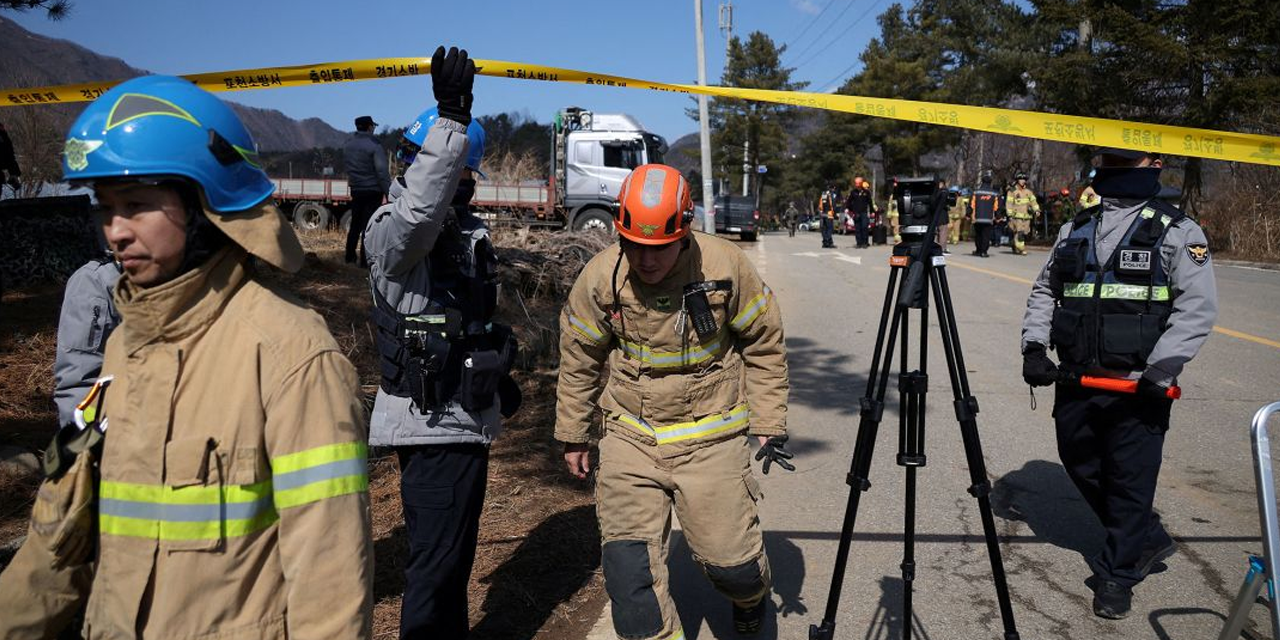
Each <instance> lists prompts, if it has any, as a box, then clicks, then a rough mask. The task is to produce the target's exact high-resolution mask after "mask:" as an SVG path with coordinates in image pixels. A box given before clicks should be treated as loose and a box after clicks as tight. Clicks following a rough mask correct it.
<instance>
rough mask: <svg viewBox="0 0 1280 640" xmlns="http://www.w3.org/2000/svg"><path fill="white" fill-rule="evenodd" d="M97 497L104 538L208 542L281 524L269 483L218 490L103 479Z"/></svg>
mask: <svg viewBox="0 0 1280 640" xmlns="http://www.w3.org/2000/svg"><path fill="white" fill-rule="evenodd" d="M98 495H99V515H98V526H99V529H100V530H101V532H102V533H104V534H106V535H117V536H129V537H140V538H149V539H153V540H210V539H219V538H224V537H236V536H244V535H248V534H250V533H254V532H256V531H261V530H263V529H266V528H267V527H270V526H271V525H272V524H274V523H275V522H276V521H277V520H279V519H280V516H279V515H278V514H277V512H276V509H275V508H274V506H273V505H272V488H271V481H270V480H267V481H263V482H258V483H255V484H250V485H227V486H222V487H219V486H192V487H170V486H165V485H148V484H136V483H130V482H112V481H109V480H104V481H102V482H101V483H99V486H98Z"/></svg>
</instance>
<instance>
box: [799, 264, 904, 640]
mask: <svg viewBox="0 0 1280 640" xmlns="http://www.w3.org/2000/svg"><path fill="white" fill-rule="evenodd" d="M899 271H901V269H899V268H896V267H895V268H894V269H892V271H891V273H890V275H889V286H888V288H887V289H886V290H885V298H884V307H883V310H882V311H881V313H880V330H879V332H878V333H877V334H876V352H875V354H874V355H873V356H872V361H871V363H872V365H871V374H870V377H869V378H868V380H867V389H866V392H865V393H864V395H863V397H862V410H861V412H860V413H859V415H860V419H859V421H858V436H857V439H856V440H855V443H854V447H853V460H852V462H851V463H850V466H849V475H848V477H847V478H846V480H845V481H846V482H847V483H848V485H849V501H848V503H847V504H846V505H845V510H844V523H843V524H842V525H841V527H840V544H839V546H838V547H837V549H836V561H835V567H834V568H833V569H832V572H831V588H830V590H829V591H828V592H827V606H826V609H825V611H824V613H823V616H822V622H821V623H820V624H818V625H810V626H809V638H810V639H811V640H833V639H834V637H835V632H836V612H837V611H838V610H839V608H840V591H841V590H842V589H843V588H844V572H845V568H846V566H847V565H848V563H849V547H850V546H851V545H852V541H853V528H854V525H855V523H856V522H857V519H858V504H859V502H860V501H861V499H862V494H863V492H865V491H867V490H868V489H870V488H871V481H870V480H868V475H869V474H870V471H871V456H872V454H873V453H874V450H875V446H876V435H877V433H878V432H879V429H880V420H881V418H882V417H883V416H884V394H885V391H886V389H887V387H888V379H889V368H890V367H891V366H892V363H893V348H894V343H895V342H896V340H897V335H898V323H899V321H900V320H901V318H903V317H905V315H906V313H905V310H903V311H897V310H895V309H894V305H893V300H894V291H895V289H896V288H897V283H898V275H899V273H898V272H899ZM891 314H892V322H890V317H891ZM886 324H888V325H889V326H888V329H889V331H888V333H887V334H886V333H885V325H886Z"/></svg>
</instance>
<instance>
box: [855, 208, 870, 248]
mask: <svg viewBox="0 0 1280 640" xmlns="http://www.w3.org/2000/svg"><path fill="white" fill-rule="evenodd" d="M868 222H869V221H868V220H867V214H866V213H855V214H853V233H854V237H856V238H857V240H858V246H859V247H869V246H871V243H870V242H868V240H867V224H868Z"/></svg>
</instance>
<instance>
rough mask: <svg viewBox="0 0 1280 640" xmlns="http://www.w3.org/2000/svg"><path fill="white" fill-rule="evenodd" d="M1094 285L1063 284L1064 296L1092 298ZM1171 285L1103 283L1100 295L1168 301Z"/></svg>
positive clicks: (1105, 297) (1104, 297)
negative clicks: (1148, 286) (1148, 285)
mask: <svg viewBox="0 0 1280 640" xmlns="http://www.w3.org/2000/svg"><path fill="white" fill-rule="evenodd" d="M1093 287H1094V285H1093V283H1091V282H1076V283H1067V284H1064V285H1062V297H1064V298H1092V297H1093V292H1094V288H1093ZM1170 295H1171V294H1170V292H1169V287H1151V288H1149V289H1148V288H1147V287H1144V286H1142V285H1138V284H1120V283H1112V284H1104V285H1102V293H1101V295H1100V297H1101V298H1102V299H1104V300H1141V301H1146V300H1151V301H1154V302H1168V301H1169V299H1170Z"/></svg>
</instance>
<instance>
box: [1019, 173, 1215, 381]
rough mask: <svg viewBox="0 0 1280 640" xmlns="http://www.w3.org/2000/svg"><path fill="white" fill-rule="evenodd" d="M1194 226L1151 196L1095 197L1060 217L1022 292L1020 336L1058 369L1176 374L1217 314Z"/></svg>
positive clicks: (1205, 255)
mask: <svg viewBox="0 0 1280 640" xmlns="http://www.w3.org/2000/svg"><path fill="white" fill-rule="evenodd" d="M1217 313H1218V302H1217V290H1216V286H1215V283H1214V275H1213V264H1212V262H1211V261H1210V256H1209V245H1208V241H1207V240H1206V239H1205V235H1204V231H1203V230H1201V229H1200V226H1199V225H1197V224H1196V223H1195V222H1194V221H1193V220H1191V219H1190V218H1188V217H1186V215H1185V214H1183V213H1182V212H1181V211H1179V210H1178V209H1176V208H1174V207H1173V206H1171V205H1169V204H1166V203H1164V202H1163V201H1160V200H1157V199H1151V200H1118V199H1111V198H1105V199H1103V201H1102V205H1101V206H1100V207H1094V208H1093V209H1088V210H1085V211H1083V212H1081V213H1080V214H1079V215H1077V216H1076V218H1075V220H1073V221H1071V222H1070V223H1068V224H1064V225H1063V226H1062V229H1061V231H1060V232H1059V234H1058V240H1057V243H1056V244H1055V245H1054V249H1053V251H1052V252H1051V253H1050V257H1049V260H1048V262H1047V263H1046V264H1045V267H1044V269H1043V270H1042V271H1041V273H1040V277H1039V278H1038V279H1037V280H1036V283H1035V285H1034V287H1033V288H1032V292H1031V296H1030V298H1029V299H1028V300H1027V311H1026V314H1025V316H1024V318H1023V325H1022V344H1023V348H1024V349H1025V348H1026V345H1027V343H1029V342H1036V343H1039V344H1043V345H1047V346H1052V347H1053V348H1054V349H1055V350H1056V351H1057V354H1058V359H1059V360H1060V362H1061V365H1062V367H1063V368H1064V369H1065V370H1068V371H1073V372H1076V373H1088V374H1093V375H1103V376H1107V377H1113V378H1114V377H1126V378H1130V379H1136V378H1138V377H1139V376H1141V377H1145V378H1147V379H1149V380H1151V381H1152V382H1155V383H1156V384H1159V385H1162V386H1171V385H1174V384H1177V377H1178V375H1179V374H1181V373H1182V368H1183V365H1185V364H1186V363H1187V362H1188V361H1190V360H1191V359H1192V358H1193V357H1195V355H1196V353H1197V352H1198V351H1199V349H1200V346H1201V345H1203V344H1204V341H1205V339H1206V338H1207V337H1208V335H1209V332H1210V331H1211V330H1212V329H1213V323H1214V321H1215V319H1216V318H1217Z"/></svg>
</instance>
